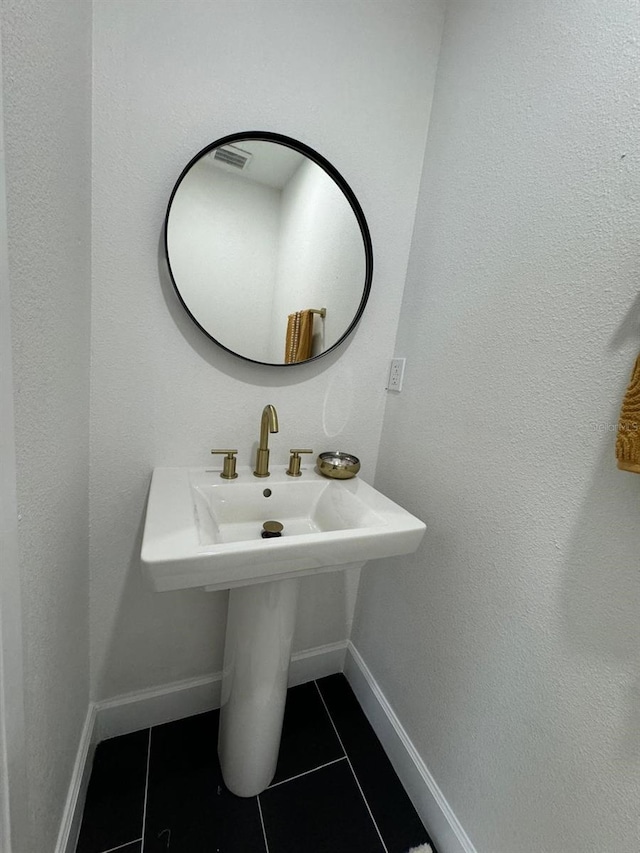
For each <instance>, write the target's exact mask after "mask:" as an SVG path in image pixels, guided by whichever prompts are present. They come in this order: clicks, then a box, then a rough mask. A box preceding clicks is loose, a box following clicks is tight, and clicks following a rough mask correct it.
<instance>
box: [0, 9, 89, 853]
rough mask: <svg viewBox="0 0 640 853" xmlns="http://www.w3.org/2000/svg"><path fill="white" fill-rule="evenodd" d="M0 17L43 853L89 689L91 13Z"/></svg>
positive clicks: (29, 682) (33, 794)
mask: <svg viewBox="0 0 640 853" xmlns="http://www.w3.org/2000/svg"><path fill="white" fill-rule="evenodd" d="M1 11H2V39H3V44H2V50H3V73H4V116H5V142H6V177H7V219H8V247H9V273H10V279H11V308H12V318H11V319H12V335H13V363H14V378H15V430H16V461H17V496H18V509H19V512H20V514H21V518H20V524H19V533H18V550H19V563H20V574H21V579H22V601H23V614H22V617H23V629H24V686H25V712H26V727H27V732H28V739H27V743H28V748H27V773H28V804H27V805H28V811H29V815H30V817H31V820H32V824H33V833H32V835H33V837H32V839H31V846H30V847H29V850H34V851H35V850H42V851H45V850H51V849H53V845H54V843H55V837H56V835H57V831H58V822H59V820H60V814H61V811H62V806H63V803H64V799H65V797H66V793H67V787H68V784H69V779H70V775H71V769H72V765H73V761H74V758H75V753H76V748H77V745H78V740H79V737H80V731H81V728H82V724H83V722H84V717H85V713H86V710H87V702H88V689H89V637H88V584H89V577H88V511H87V506H88V497H89V491H88V483H89V479H88V468H89V456H88V438H89V430H88V427H89V319H90V306H89V294H90V272H91V270H90V233H89V228H90V212H91V211H90V155H91V146H90V121H91V105H90V94H91V85H90V80H91V60H90V49H91V17H90V16H91V4H90V3H89V2H84V0H82V1H81V0H78V2H74V3H68V2H66V0H46V2H45V0H20V2H12V0H3V2H2V6H1ZM21 849H22V848H21ZM24 849H25V850H26V849H27V848H26V847H25V848H24Z"/></svg>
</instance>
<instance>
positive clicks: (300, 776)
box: [265, 755, 347, 791]
mask: <svg viewBox="0 0 640 853" xmlns="http://www.w3.org/2000/svg"><path fill="white" fill-rule="evenodd" d="M346 757H347V756H346V755H341V756H340V758H334V759H333V761H327V762H326V764H318V766H317V767H312V768H311V770H305V771H304V773H298V774H297V775H296V776H289V778H288V779H282V781H280V782H273V783H272V784H271V785H269V787H268V788H266V789H265V790H267V791H270V790H271V789H272V788H277V787H278V785H286V783H287V782H293V780H294V779H300V778H302V776H308V775H309V773H315V772H316V770H323V769H324V768H325V767H331V765H332V764H337V763H338V762H339V761H344V760H345V759H346Z"/></svg>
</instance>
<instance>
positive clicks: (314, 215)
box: [271, 160, 366, 360]
mask: <svg viewBox="0 0 640 853" xmlns="http://www.w3.org/2000/svg"><path fill="white" fill-rule="evenodd" d="M365 276H366V255H365V251H364V245H363V240H362V234H361V232H360V226H359V224H358V220H357V219H356V217H355V214H354V212H353V210H352V209H351V205H350V204H349V202H348V201H347V199H346V197H345V195H344V193H343V192H342V190H341V189H340V188H339V187H338V185H337V184H336V183H335V181H334V180H333V178H331V177H330V176H329V175H328V174H327V173H326V172H325V171H324V169H321V168H320V167H319V166H317V165H316V164H315V163H313V162H312V161H311V160H304V161H303V162H302V163H301V164H300V166H299V167H298V169H297V170H296V172H295V174H294V175H293V176H292V177H291V179H290V180H289V181H288V182H287V184H286V186H285V188H284V190H283V192H282V215H281V220H280V249H279V253H278V274H277V285H276V291H275V299H274V303H273V316H272V323H271V325H272V328H273V333H272V340H273V342H274V343H276V342H277V343H278V344H279V347H278V349H276V350H274V351H273V353H272V355H273V360H275V359H278V358H282V353H283V350H284V346H283V344H282V342H283V341H284V340H285V339H286V332H287V318H288V315H289V314H291V313H292V312H294V311H300V310H301V309H304V308H326V309H327V316H326V317H325V318H324V320H321V319H320V317H319V316H317V315H316V316H315V317H314V339H315V340H314V347H313V355H317V353H319V352H322V351H323V350H324V349H328V348H329V347H331V346H333V345H334V344H335V343H336V341H337V340H339V339H340V338H341V337H342V335H344V333H345V332H346V331H347V329H348V328H349V326H350V325H351V322H352V321H353V318H354V316H355V314H356V311H357V310H358V306H359V305H360V302H361V300H362V292H363V289H364V282H365ZM294 294H295V296H294Z"/></svg>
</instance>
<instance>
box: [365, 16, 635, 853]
mask: <svg viewBox="0 0 640 853" xmlns="http://www.w3.org/2000/svg"><path fill="white" fill-rule="evenodd" d="M447 15H448V16H447V21H446V24H445V31H444V39H443V44H442V53H441V58H440V64H439V69H438V80H437V85H436V93H435V97H434V104H433V111H432V118H431V125H430V130H429V140H428V144H427V153H426V160H425V169H424V176H423V183H422V188H421V193H420V200H419V207H418V217H417V223H416V230H415V235H414V241H413V249H412V255H411V261H410V267H409V278H408V285H407V292H406V296H405V302H404V306H403V314H402V320H401V324H400V329H399V334H398V339H397V343H396V352H397V354H398V355H400V356H407V357H408V361H407V370H406V374H405V390H404V391H403V392H402V394H400V395H398V396H396V397H393V398H391V397H390V399H389V404H388V406H387V416H386V420H385V427H384V433H383V440H382V443H381V447H380V456H379V458H380V462H379V465H378V472H377V478H376V482H377V485H378V486H379V487H381V488H382V489H383V490H385V491H387V492H388V493H389V494H390V495H391V496H392V497H395V498H396V499H398V500H399V501H400V502H401V503H403V504H404V505H406V506H407V507H408V508H409V509H411V510H412V511H414V512H415V513H416V514H417V515H419V516H421V517H422V518H423V519H424V520H425V521H426V523H427V526H428V530H427V534H426V538H425V541H424V545H423V547H421V550H420V551H419V553H418V554H417V555H415V556H414V557H412V558H410V559H401V560H395V561H390V562H389V563H388V564H386V565H376V564H374V565H372V566H371V567H369V568H366V569H365V570H364V572H363V576H362V581H361V587H360V595H359V599H358V606H357V610H356V618H355V624H354V636H353V639H354V641H355V643H356V645H357V647H358V648H359V650H360V651H361V653H362V654H363V655H364V657H365V659H366V661H367V663H368V665H369V666H370V667H371V669H372V670H373V672H374V674H375V676H376V678H377V679H378V680H379V682H380V684H381V686H382V688H383V690H384V691H385V693H386V695H387V697H388V698H389V699H390V701H391V703H392V704H393V706H394V708H395V710H396V712H397V713H398V715H399V717H400V719H401V720H402V721H403V723H404V725H405V726H406V728H407V730H408V732H409V734H410V736H411V737H412V739H413V741H414V742H415V744H416V746H417V748H418V749H419V751H420V753H421V755H422V756H423V758H424V760H425V761H426V763H427V765H428V766H429V768H430V770H431V771H432V773H433V775H434V776H435V779H436V781H437V782H438V784H439V785H440V787H441V788H442V790H443V792H444V794H445V796H446V797H447V799H448V801H449V803H450V804H451V805H452V807H453V809H454V811H455V813H456V814H457V816H458V818H459V819H460V821H461V823H462V825H463V826H464V828H465V830H466V831H467V833H468V834H469V836H470V838H471V840H472V841H473V842H474V844H475V846H476V848H477V850H478V853H515V851H517V853H586V851H589V853H595V851H599V850H608V851H614V850H615V851H616V853H636V851H637V850H638V844H639V839H638V823H637V813H638V802H639V799H640V790H639V783H640V755H639V753H638V739H637V736H638V731H639V725H640V720H639V716H640V713H639V706H640V673H639V672H638V649H639V648H640V637H639V636H638V630H639V623H640V620H639V619H638V613H639V612H640V601H639V592H640V588H639V583H638V569H639V568H640V523H639V512H640V477H638V476H636V475H634V474H629V473H623V472H620V471H618V470H617V469H616V467H615V457H614V444H615V432H614V425H615V423H616V420H617V416H618V411H619V405H620V401H621V399H622V394H623V391H624V388H625V386H626V383H627V380H628V378H629V374H630V371H631V368H632V366H633V361H634V358H635V355H636V353H637V350H638V345H639V343H640V298H639V296H638V282H639V280H640V277H639V272H640V244H639V242H638V234H640V149H639V148H638V139H639V138H640V111H639V110H638V92H639V89H638V67H639V64H640V52H639V48H638V45H639V44H640V19H639V18H638V9H637V4H636V3H634V2H629V0H610V2H607V3H600V2H596V0H580V2H573V3H541V2H522V3H513V2H509V0H500V2H496V0H474V2H461V0H452V2H451V3H450V5H449V7H448V13H447ZM398 448H404V453H403V451H399V450H398ZM405 454H406V456H405ZM403 458H404V463H403V464H398V463H399V461H401V460H402V459H403Z"/></svg>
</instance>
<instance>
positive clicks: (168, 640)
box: [97, 503, 228, 698]
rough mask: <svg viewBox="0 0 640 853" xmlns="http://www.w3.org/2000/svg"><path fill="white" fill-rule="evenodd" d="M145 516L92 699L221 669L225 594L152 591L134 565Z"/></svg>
mask: <svg viewBox="0 0 640 853" xmlns="http://www.w3.org/2000/svg"><path fill="white" fill-rule="evenodd" d="M145 513H146V503H145V505H144V507H143V512H142V516H141V519H140V524H139V527H138V531H137V535H136V537H135V543H134V546H133V550H132V553H131V558H130V560H129V565H128V568H127V574H126V578H125V582H124V586H123V588H122V590H121V595H120V600H119V602H118V607H117V613H116V615H115V618H114V621H113V628H112V631H111V632H110V639H109V642H108V643H107V645H106V648H105V650H104V655H105V659H104V663H103V667H102V673H101V678H100V679H99V681H98V691H99V695H98V697H97V698H111V697H113V696H117V695H122V694H124V693H128V692H130V691H138V690H143V689H146V688H149V687H156V686H157V685H163V684H168V683H170V682H173V681H176V680H183V679H185V678H192V677H196V676H201V675H209V674H210V673H211V672H215V671H218V670H221V669H222V651H223V648H224V632H225V628H226V619H227V600H228V594H227V593H226V592H215V593H204V592H203V591H202V590H201V589H193V590H190V589H189V590H178V591H175V592H162V593H160V592H155V591H154V590H153V589H152V588H151V586H150V584H148V583H147V581H146V579H145V578H144V577H143V574H142V569H141V566H140V548H141V544H142V531H143V527H144V518H145ZM194 626H199V628H198V630H195V629H194Z"/></svg>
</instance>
